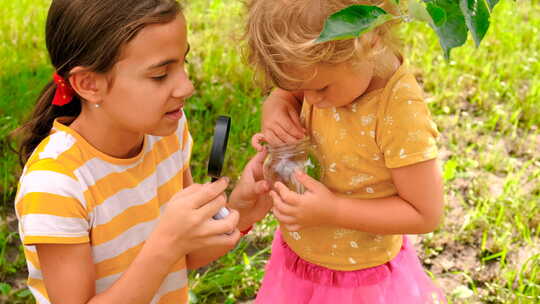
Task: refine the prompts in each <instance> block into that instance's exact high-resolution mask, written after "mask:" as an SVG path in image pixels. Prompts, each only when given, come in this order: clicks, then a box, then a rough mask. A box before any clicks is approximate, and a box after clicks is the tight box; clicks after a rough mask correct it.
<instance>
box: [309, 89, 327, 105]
mask: <svg viewBox="0 0 540 304" xmlns="http://www.w3.org/2000/svg"><path fill="white" fill-rule="evenodd" d="M304 97H305V98H306V101H307V102H308V103H310V104H317V103H319V102H321V101H322V99H323V97H322V95H321V94H317V93H316V92H314V91H304Z"/></svg>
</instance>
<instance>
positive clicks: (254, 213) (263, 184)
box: [229, 151, 272, 230]
mask: <svg viewBox="0 0 540 304" xmlns="http://www.w3.org/2000/svg"><path fill="white" fill-rule="evenodd" d="M266 154H267V153H266V151H262V152H259V153H257V154H256V155H255V156H254V157H253V158H252V159H251V160H250V161H249V162H248V163H247V165H246V167H245V168H244V171H243V172H242V176H241V177H240V180H239V182H238V184H237V185H236V187H235V188H234V190H233V192H232V193H231V196H230V203H229V207H231V208H233V209H236V210H238V211H239V212H240V223H239V225H238V226H239V228H240V230H245V228H247V227H249V226H251V225H252V224H253V223H254V222H257V221H259V220H261V219H262V218H264V216H265V215H266V214H267V213H268V212H269V211H270V209H271V208H272V200H271V199H270V198H269V197H268V191H270V186H269V185H268V182H267V181H265V180H264V177H263V163H264V159H265V158H266Z"/></svg>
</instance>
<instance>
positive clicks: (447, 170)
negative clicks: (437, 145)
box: [443, 159, 458, 182]
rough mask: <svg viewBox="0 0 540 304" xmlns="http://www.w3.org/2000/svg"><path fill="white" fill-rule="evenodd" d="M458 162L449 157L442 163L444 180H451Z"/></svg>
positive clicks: (454, 175)
mask: <svg viewBox="0 0 540 304" xmlns="http://www.w3.org/2000/svg"><path fill="white" fill-rule="evenodd" d="M457 166H458V163H457V162H456V160H454V159H449V160H448V161H446V163H444V169H443V179H444V181H445V182H447V181H451V180H453V179H454V178H455V177H456V172H457V170H456V169H457Z"/></svg>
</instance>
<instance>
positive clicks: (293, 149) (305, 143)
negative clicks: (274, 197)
mask: <svg viewBox="0 0 540 304" xmlns="http://www.w3.org/2000/svg"><path fill="white" fill-rule="evenodd" d="M296 170H299V171H302V172H305V173H307V174H308V175H309V176H311V177H312V178H314V179H316V180H320V178H321V173H322V171H321V168H320V165H319V160H318V158H317V157H316V154H315V150H314V149H313V145H312V144H311V140H310V138H309V137H306V138H304V139H302V140H300V141H298V142H296V143H294V144H285V145H281V146H275V147H271V146H268V156H267V157H266V160H265V161H264V168H263V174H264V179H265V180H266V181H268V182H269V183H270V185H271V186H272V187H273V185H274V183H275V182H278V181H279V182H282V183H283V184H284V185H285V186H287V187H288V188H289V189H290V190H292V191H295V192H296V193H300V194H302V193H304V191H305V189H304V185H302V184H301V183H300V182H298V180H296V178H295V177H294V174H293V173H294V172H295V171H296Z"/></svg>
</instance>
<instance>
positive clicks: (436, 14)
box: [426, 3, 446, 26]
mask: <svg viewBox="0 0 540 304" xmlns="http://www.w3.org/2000/svg"><path fill="white" fill-rule="evenodd" d="M426 12H427V13H428V14H429V16H430V20H432V21H433V24H435V25H436V26H442V25H443V24H444V23H445V22H446V12H445V11H444V9H443V8H442V7H439V6H437V5H434V4H432V3H428V4H427V9H426Z"/></svg>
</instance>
